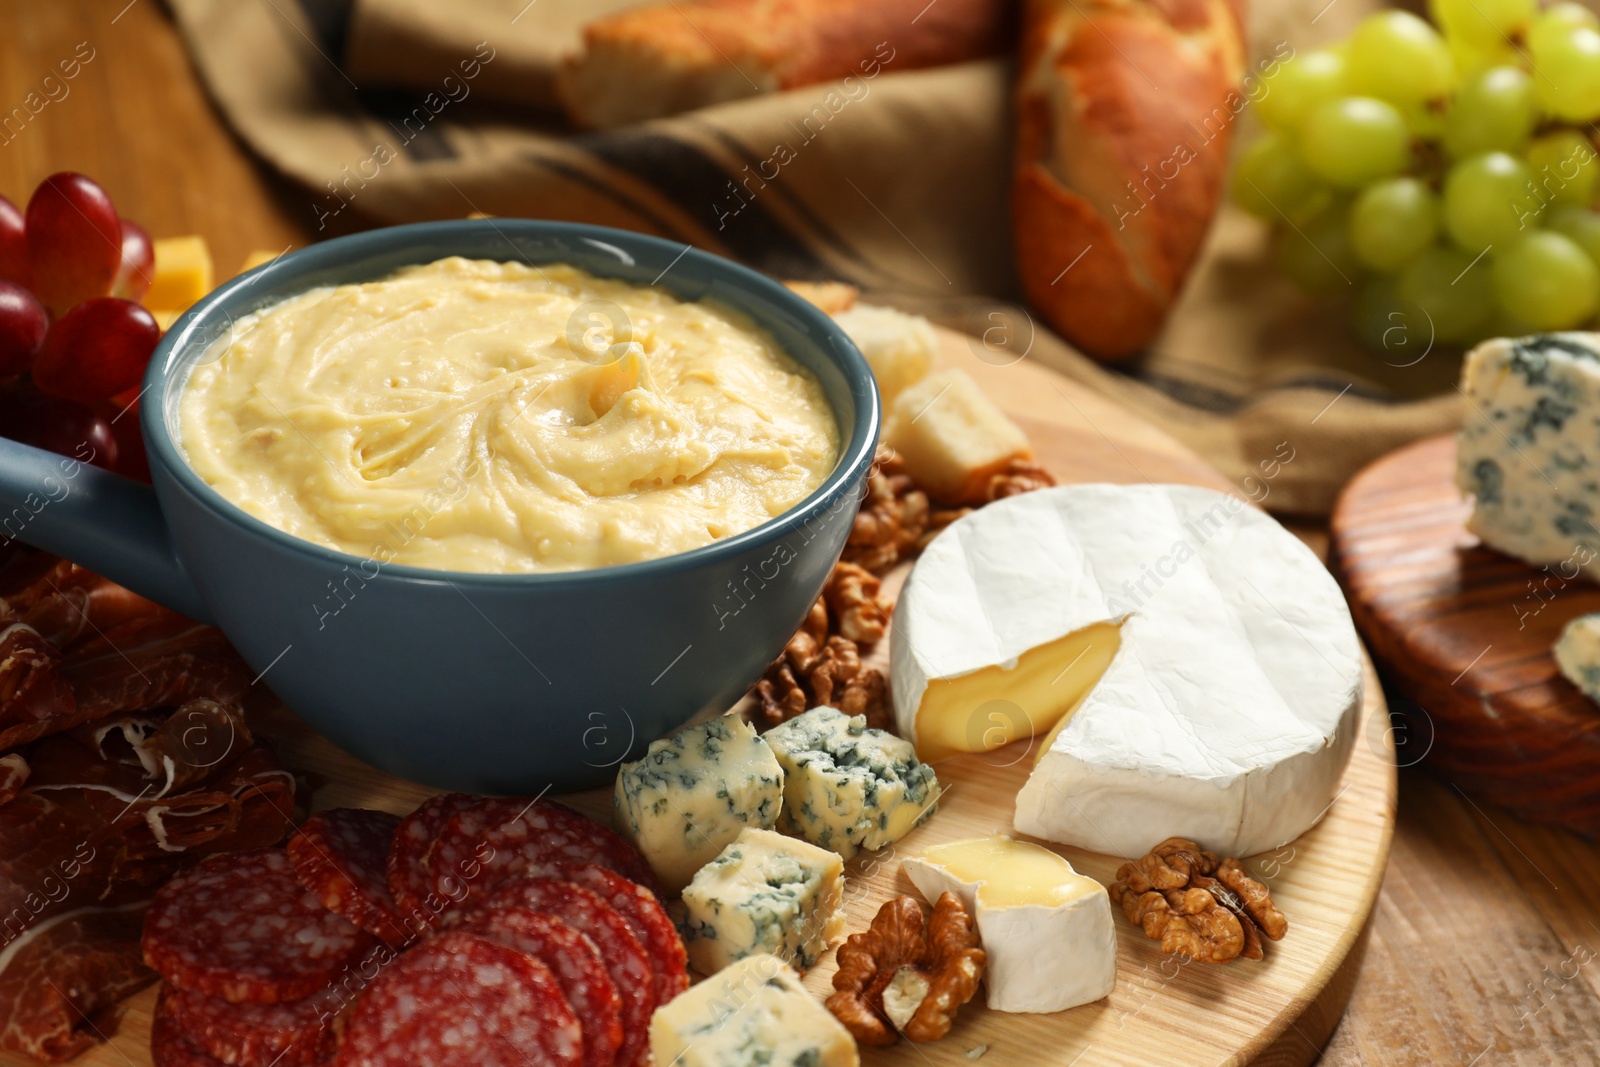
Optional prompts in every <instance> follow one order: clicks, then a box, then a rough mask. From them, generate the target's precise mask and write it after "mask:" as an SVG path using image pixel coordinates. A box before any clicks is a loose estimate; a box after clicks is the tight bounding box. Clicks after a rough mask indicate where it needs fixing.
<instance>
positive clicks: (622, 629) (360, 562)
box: [0, 219, 879, 793]
mask: <svg viewBox="0 0 1600 1067" xmlns="http://www.w3.org/2000/svg"><path fill="white" fill-rule="evenodd" d="M446 256H466V257H469V258H474V259H493V260H500V261H522V262H526V263H534V264H538V263H554V262H560V263H570V264H573V265H575V266H577V267H581V268H582V269H584V270H587V271H589V272H591V273H593V274H597V275H601V276H605V277H611V278H617V279H621V280H623V281H627V282H630V283H633V284H636V285H652V284H654V285H659V286H661V287H663V288H665V289H667V290H668V291H670V292H672V293H673V294H674V295H676V296H678V297H679V298H681V299H685V300H704V301H707V302H710V303H714V304H717V305H721V306H724V307H727V308H731V309H734V310H736V311H739V312H742V313H743V314H745V315H747V316H749V318H750V319H751V320H753V321H754V323H755V324H756V325H757V326H759V327H761V328H763V329H765V330H766V331H767V332H768V333H769V334H770V335H771V336H772V337H773V338H774V339H775V341H776V342H777V344H778V346H779V347H780V348H781V349H782V350H783V351H785V352H787V353H788V354H789V355H790V356H792V357H793V358H794V359H795V360H797V361H798V362H799V363H801V364H802V365H803V366H805V367H806V368H807V369H809V370H810V371H811V372H812V373H813V374H815V375H816V376H817V378H818V379H819V381H820V382H821V384H822V388H823V390H824V392H825V394H826V396H827V399H828V402H829V404H830V405H831V407H832V409H833V414H834V416H835V418H836V419H837V422H838V427H839V437H840V442H841V452H840V457H839V461H838V465H837V466H836V467H835V469H834V470H833V472H832V474H831V475H829V477H828V479H827V480H826V481H825V482H824V483H823V485H822V486H821V487H820V488H819V489H817V491H816V492H814V493H812V494H811V495H810V496H809V497H808V498H806V500H805V501H804V502H802V503H801V504H800V505H799V506H798V507H796V508H794V509H793V510H791V511H789V512H787V513H786V514H783V515H781V516H779V517H778V518H776V519H773V520H771V521H770V522H767V523H766V524H765V525H762V526H759V527H757V528H755V529H753V530H749V531H747V532H745V533H742V534H738V535H736V536H733V537H729V538H727V539H726V540H724V541H720V542H718V543H716V544H714V545H710V546H707V547H704V548H699V549H695V550H694V551H691V552H684V553H681V554H679V555H674V556H668V557H664V558H661V559H655V560H650V561H647V562H643V563H634V564H629V565H627V566H618V567H605V568H600V569H597V570H587V571H574V572H566V573H554V574H504V575H497V574H475V573H467V572H455V571H441V570H428V569H424V568H419V567H410V566H401V565H397V564H392V563H389V564H380V563H379V562H378V561H376V560H374V559H370V558H368V559H364V558H362V557H359V556H355V555H350V554H347V553H343V552H339V551H336V550H333V549H329V548H325V547H322V546H320V545H316V544H312V543H310V542H307V541H302V540H299V539H298V538H295V537H292V536H290V535H288V534H286V533H283V532H281V531H279V530H277V529H275V528H273V527H271V526H268V525H267V524H266V523H263V522H261V521H260V520H259V519H256V518H254V517H252V516H250V515H248V514H246V513H245V512H243V511H241V510H240V509H239V508H237V507H235V506H234V505H232V504H230V503H229V502H228V501H227V500H224V499H223V498H222V497H221V496H220V495H218V494H217V493H216V492H215V491H214V490H212V489H211V488H210V486H208V485H207V484H206V483H205V482H204V481H202V480H201V479H200V477H199V476H198V475H196V474H195V472H194V471H193V470H192V469H191V468H190V467H189V466H188V464H187V463H186V462H185V460H184V458H183V453H182V452H181V450H180V448H179V444H178V441H177V440H176V439H175V431H174V426H175V424H176V421H177V408H178V398H179V395H180V393H181V391H182V389H183V386H184V382H185V379H186V377H187V375H188V373H189V371H190V369H191V368H192V367H193V366H194V365H195V364H196V362H198V361H199V360H201V359H202V358H205V356H206V354H207V351H208V349H211V348H212V345H213V342H215V341H216V340H217V339H218V338H221V337H224V336H225V335H226V334H227V332H228V329H229V327H230V325H231V324H232V323H233V322H234V321H236V320H237V319H239V318H240V317H241V316H243V315H246V314H249V313H250V312H252V311H255V310H257V309H259V308H261V307H264V306H266V305H269V304H273V303H276V302H278V301H280V300H283V299H284V298H286V297H290V296H293V295H295V294H297V293H300V292H303V291H305V290H307V289H310V288H313V287H316V286H323V285H337V284H343V283H349V282H361V281H370V280H375V279H378V278H382V277H385V276H387V275H389V274H391V273H393V272H394V271H395V270H397V269H399V268H401V267H405V266H408V265H411V264H418V263H429V262H432V261H434V260H437V259H440V258H443V257H446ZM144 384H145V389H146V391H145V393H144V399H143V402H142V407H141V418H142V420H143V425H142V429H143V433H144V440H145V445H146V449H147V451H148V453H149V457H150V468H151V473H152V475H153V478H154V482H155V487H154V489H151V488H150V487H148V486H145V485H142V484H139V483H136V482H133V481H130V480H127V479H125V478H121V477H118V476H117V475H114V474H108V473H106V472H104V471H101V470H99V469H97V468H91V467H86V466H80V467H79V468H77V469H76V470H75V472H74V473H73V475H72V476H71V477H70V478H63V476H62V470H63V468H62V466H61V464H62V457H60V456H56V455H53V454H50V453H46V452H43V451H40V450H37V449H33V448H29V447H27V446H24V445H20V444H17V443H15V442H12V441H6V440H0V517H3V516H5V515H9V514H16V513H17V511H16V509H23V510H22V512H21V514H23V515H24V516H25V518H26V521H25V523H23V524H22V529H21V531H20V534H19V536H20V539H21V540H23V541H25V542H27V543H29V544H32V545H36V546H38V547H39V548H43V549H46V550H49V551H51V552H55V553H58V554H60V555H63V556H65V557H67V558H69V559H72V560H74V561H75V562H78V563H80V564H83V565H84V566H86V567H89V568H92V569H93V570H95V571H97V572H99V573H101V574H103V575H105V576H106V577H108V578H111V579H112V580H114V581H117V582H120V583H122V584H123V585H126V586H128V587H129V588H131V589H133V590H135V591H136V592H139V593H142V594H144V595H146V596H148V597H150V598H152V599H154V600H157V601H160V602H161V603H163V604H167V605H169V606H171V607H173V608H175V609H177V610H178V611H181V612H183V613H184V614H186V615H190V616H192V617H194V618H196V619H201V620H204V621H207V622H211V623H214V624H215V625H216V626H218V627H220V628H221V629H222V631H223V632H224V633H225V634H226V635H227V636H228V639H229V640H230V641H232V642H233V645H234V647H236V648H237V649H238V650H239V652H240V653H241V654H242V655H243V656H244V658H245V660H246V661H247V662H248V663H249V665H250V666H251V668H253V669H254V670H255V671H257V672H261V673H262V678H261V679H260V684H261V685H264V686H268V687H270V688H271V689H272V690H273V691H274V692H275V693H276V694H277V695H278V696H279V697H281V698H282V699H283V701H284V702H285V703H286V704H288V706H289V707H290V708H292V709H293V710H294V711H295V712H297V713H298V714H299V715H300V716H301V717H302V718H303V719H305V720H306V722H308V723H309V724H310V725H311V726H313V727H314V728H315V729H317V730H319V731H320V732H321V733H323V734H324V735H326V736H327V737H328V738H330V739H331V740H332V741H333V742H334V743H335V744H337V745H339V746H340V747H341V748H343V749H345V750H346V751H348V752H350V753H352V754H353V755H355V756H357V757H359V758H361V759H363V760H365V761H367V762H368V763H371V764H373V765H374V766H376V767H379V768H381V769H383V770H385V771H388V772H390V773H392V774H397V775H400V776H402V777H406V778H411V779H415V780H417V781H420V782H424V783H427V784H430V785H434V786H439V787H445V788H453V789H463V790H473V791H482V792H495V793H511V792H518V793H537V792H539V791H540V790H544V789H547V788H548V789H551V790H553V791H555V792H565V791H570V790H574V789H580V788H586V787H589V786H595V785H599V784H601V783H603V782H608V781H610V780H611V779H612V778H613V777H614V776H615V774H616V768H617V765H618V764H619V763H621V762H622V760H624V759H627V758H634V757H637V756H638V755H639V754H640V753H641V752H642V751H643V750H644V748H645V746H646V745H647V744H648V743H649V742H650V741H651V740H653V739H655V738H657V737H660V736H661V735H663V734H665V733H668V732H670V731H671V730H673V729H674V728H675V727H677V726H679V725H680V724H682V723H684V722H686V721H687V720H689V719H690V718H691V717H693V716H695V715H697V714H699V713H701V712H708V711H717V710H721V709H723V708H726V707H728V706H729V705H731V704H732V703H733V702H734V701H735V700H737V699H738V697H739V696H740V694H742V693H743V692H744V691H745V689H746V688H747V687H748V686H749V685H750V684H751V683H752V682H753V681H754V680H755V679H756V678H758V677H759V676H760V674H761V672H762V670H763V669H764V668H765V666H766V665H767V663H769V662H770V661H771V660H772V659H773V658H774V657H775V656H777V654H778V653H779V652H780V651H781V649H782V648H783V645H784V643H785V642H786V641H787V640H788V638H789V636H790V635H791V634H792V633H793V632H794V631H795V629H796V627H798V626H799V624H800V622H801V620H802V619H803V618H804V616H805V614H806V612H807V610H808V609H809V607H810V605H811V604H812V602H813V601H814V600H815V599H816V597H817V595H818V593H819V591H820V590H821V588H822V585H823V582H824V581H825V579H826V578H827V576H828V573H829V571H830V570H831V568H832V567H833V564H834V562H835V560H836V559H837V558H838V556H839V553H840V552H841V550H842V549H843V546H844V542H845V538H846V536H847V535H848V533H849V531H850V526H851V523H852V520H853V518H854V516H855V512H856V509H857V506H858V504H859V502H860V500H861V495H862V492H863V490H864V487H865V483H866V476H867V472H868V469H869V467H870V465H871V463H872V457H873V452H874V449H875V447H876V444H877V437H878V424H879V404H878V394H877V389H876V387H875V385H874V383H873V379H872V374H871V371H870V370H869V368H868V367H867V364H866V362H865V360H863V359H862V358H861V354H860V353H859V352H858V351H857V350H856V348H855V346H854V345H852V344H851V342H850V341H849V339H848V338H847V337H846V336H845V335H844V333H843V332H841V331H840V330H839V328H838V327H837V326H836V325H835V324H834V323H833V321H832V320H831V319H829V318H828V316H826V315H825V314H823V313H822V312H821V311H819V310H817V309H816V308H815V307H813V306H812V305H810V304H809V303H807V302H806V301H804V300H803V299H801V298H800V297H798V296H796V295H795V294H793V293H791V292H790V291H789V290H788V289H786V288H784V287H783V286H782V285H780V284H778V283H777V282H774V281H772V280H770V279H768V278H766V277H763V276H762V275H760V274H757V273H755V272H753V271H751V270H748V269H746V268H744V267H741V266H739V265H737V264H735V263H732V262H729V261H728V260H725V259H722V258H719V257H717V256H714V255H710V254H708V253H705V252H701V251H699V250H697V249H694V248H686V247H685V246H684V245H682V244H678V243H675V242H670V241H664V240H660V239H658V238H654V237H646V236H642V235H639V234H633V233H627V232H623V231H619V230H612V229H606V228H602V227H597V226H582V225H574V224H569V223H561V222H544V221H532V220H518V219H483V220H470V221H460V222H431V223H422V224H418V225H413V226H396V227H391V228H388V229H381V230H375V231H372V232H369V233H362V234H358V235H355V236H352V237H343V238H339V239H337V240H332V241H328V242H325V243H323V244H317V245H313V246H311V247H309V248H306V249H303V250H301V251H298V252H291V253H289V254H288V255H285V256H282V257H280V258H279V259H277V260H275V261H273V262H272V263H270V264H268V265H266V266H263V267H260V268H258V269H256V270H253V271H251V272H249V273H248V274H245V275H243V276H241V277H239V278H236V279H234V280H233V281H230V282H228V283H226V284H224V285H223V286H221V287H220V288H218V289H217V290H216V291H215V292H213V293H211V294H210V295H209V296H207V297H205V298H204V299H202V300H201V301H200V302H199V303H198V304H196V305H195V306H194V307H193V308H192V309H190V310H189V311H188V312H187V313H186V314H185V315H184V316H183V317H182V318H181V319H180V320H179V321H178V322H177V323H176V324H174V326H173V328H172V329H171V330H169V331H168V332H167V334H166V336H165V337H163V338H162V340H161V344H160V346H159V347H158V348H157V349H156V352H155V356H154V358H153V359H152V360H151V362H150V368H149V371H148V372H147V374H146V376H145V382H144ZM63 485H64V486H66V487H67V488H66V491H65V493H64V494H62V493H61V492H60V491H59V489H57V490H56V491H53V492H50V493H48V494H46V493H45V489H46V487H49V486H57V487H59V486H63ZM42 497H43V498H45V499H47V503H46V504H45V505H44V506H42V507H39V508H37V509H35V508H34V507H33V505H34V504H36V503H37V502H38V501H39V500H40V499H41V498H42ZM8 529H10V527H8Z"/></svg>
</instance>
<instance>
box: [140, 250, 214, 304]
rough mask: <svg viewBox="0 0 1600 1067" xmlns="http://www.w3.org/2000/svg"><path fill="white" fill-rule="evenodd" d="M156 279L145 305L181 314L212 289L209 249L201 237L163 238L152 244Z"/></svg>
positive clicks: (151, 284) (147, 294)
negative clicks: (180, 312) (153, 246)
mask: <svg viewBox="0 0 1600 1067" xmlns="http://www.w3.org/2000/svg"><path fill="white" fill-rule="evenodd" d="M155 254H156V276H155V280H154V281H152V282H151V283H150V291H149V292H148V293H146V294H145V298H144V306H145V307H147V308H152V309H155V308H159V309H161V310H162V311H182V310H183V309H185V308H187V307H188V306H189V305H190V304H192V303H194V302H195V301H196V300H199V299H200V298H201V297H202V296H205V295H206V294H207V293H209V292H210V291H211V289H212V270H211V250H210V249H209V248H207V247H206V239H205V238H204V237H165V238H162V239H161V240H159V241H156V242H155Z"/></svg>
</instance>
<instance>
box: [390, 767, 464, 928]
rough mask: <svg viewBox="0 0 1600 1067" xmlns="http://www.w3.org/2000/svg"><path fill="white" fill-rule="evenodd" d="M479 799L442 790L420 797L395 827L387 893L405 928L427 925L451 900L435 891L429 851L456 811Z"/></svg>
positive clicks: (431, 922) (391, 843) (426, 926)
mask: <svg viewBox="0 0 1600 1067" xmlns="http://www.w3.org/2000/svg"><path fill="white" fill-rule="evenodd" d="M481 799H482V798H481V797H475V796H472V795H471V794H469V793H441V794H439V795H438V796H434V797H429V798H428V799H427V800H425V801H423V802H422V804H421V805H420V806H419V807H418V808H417V810H416V811H413V812H412V813H411V814H410V815H407V816H406V817H405V818H404V819H401V820H400V825H399V826H397V827H395V831H394V839H393V840H392V841H390V843H389V859H388V861H387V862H386V864H385V868H386V872H387V877H388V881H389V893H390V894H391V895H392V896H393V897H394V904H395V908H396V909H397V910H398V911H399V913H400V915H401V917H402V918H403V919H404V921H405V924H406V927H407V928H408V929H410V930H413V931H415V930H426V929H428V928H430V927H431V926H432V925H433V924H434V922H435V921H436V920H437V918H438V916H439V913H440V912H441V911H442V910H443V909H444V907H445V906H446V905H447V904H449V903H450V902H449V901H448V900H445V899H442V898H439V897H436V896H435V895H434V892H433V879H432V878H431V877H430V876H429V874H428V863H427V861H428V854H429V853H430V852H431V851H432V850H433V846H434V844H435V842H437V841H438V840H439V835H440V834H442V833H443V832H444V828H445V827H446V826H447V825H449V822H450V820H451V819H453V818H454V817H455V815H456V813H457V812H459V811H462V810H464V809H465V808H467V807H468V806H470V805H472V804H476V803H477V802H478V801H480V800H481Z"/></svg>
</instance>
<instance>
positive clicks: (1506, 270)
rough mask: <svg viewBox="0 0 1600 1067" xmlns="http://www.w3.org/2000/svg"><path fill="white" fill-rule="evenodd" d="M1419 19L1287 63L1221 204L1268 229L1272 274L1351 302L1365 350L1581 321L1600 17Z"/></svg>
mask: <svg viewBox="0 0 1600 1067" xmlns="http://www.w3.org/2000/svg"><path fill="white" fill-rule="evenodd" d="M1428 10H1429V14H1430V15H1431V16H1432V19H1433V22H1432V23H1429V22H1428V21H1427V20H1424V19H1422V18H1419V17H1417V16H1415V15H1412V14H1410V13H1408V12H1405V11H1382V12H1379V13H1377V14H1374V15H1371V16H1369V17H1367V18H1366V19H1364V20H1363V21H1362V22H1361V23H1360V24H1359V25H1358V26H1357V27H1356V29H1355V32H1354V33H1352V34H1351V35H1350V37H1349V38H1347V39H1346V40H1344V41H1342V42H1340V43H1339V44H1336V45H1334V46H1331V47H1328V48H1322V49H1318V50H1315V51H1309V52H1302V53H1298V54H1295V55H1293V56H1292V57H1291V58H1289V59H1287V60H1285V61H1284V62H1283V63H1282V64H1281V65H1280V67H1279V69H1278V71H1277V73H1276V75H1275V76H1274V78H1273V79H1272V84H1271V86H1270V87H1269V88H1268V90H1267V91H1265V92H1264V93H1263V94H1261V95H1260V97H1259V99H1258V100H1257V102H1256V105H1255V107H1256V111H1257V113H1258V114H1259V115H1260V118H1261V122H1262V125H1264V126H1265V127H1266V129H1265V132H1264V133H1263V134H1262V135H1261V136H1260V137H1258V138H1257V139H1255V140H1254V141H1253V142H1251V143H1250V144H1249V145H1248V146H1247V147H1246V148H1245V149H1244V151H1243V152H1242V153H1241V154H1240V156H1239V159H1238V161H1237V163H1236V165H1235V167H1234V172H1233V180H1232V192H1233V197H1234V200H1235V201H1236V202H1238V203H1239V205H1240V206H1242V207H1243V208H1244V209H1245V210H1246V211H1248V212H1250V213H1251V214H1253V215H1256V216H1258V217H1260V218H1262V219H1264V220H1266V221H1267V222H1269V223H1271V224H1273V226H1274V227H1275V229H1276V233H1275V235H1274V238H1275V242H1276V255H1277V262H1278V265H1279V267H1280V268H1281V269H1282V270H1283V272H1284V273H1285V274H1287V275H1288V276H1289V277H1290V278H1291V279H1292V280H1293V281H1294V282H1295V283H1296V284H1298V285H1299V286H1301V287H1302V288H1304V289H1306V290H1308V291H1310V292H1313V293H1326V294H1330V295H1333V294H1339V295H1342V296H1344V297H1345V298H1347V299H1348V301H1349V304H1350V307H1351V312H1352V324H1353V326H1354V328H1355V330H1356V332H1357V334H1358V335H1359V336H1361V337H1362V338H1363V339H1364V340H1365V341H1367V343H1369V344H1370V345H1372V346H1373V347H1374V348H1377V349H1379V350H1383V351H1390V350H1392V349H1393V347H1394V345H1395V340H1394V339H1395V337H1396V336H1397V327H1396V324H1397V323H1400V322H1410V323H1413V324H1417V323H1422V322H1424V321H1425V322H1426V323H1427V330H1428V331H1429V333H1428V337H1429V339H1430V340H1431V341H1437V342H1439V343H1441V344H1444V345H1451V346H1455V345H1460V346H1467V345H1471V344H1475V343H1477V342H1478V341H1480V340H1483V339H1484V338H1486V337H1491V336H1497V335H1504V334H1526V333H1534V332H1538V331H1544V330H1569V329H1577V328H1582V327H1586V326H1591V325H1593V324H1594V323H1595V321H1596V315H1597V313H1600V212H1597V211H1596V208H1597V199H1600V153H1597V151H1596V137H1597V135H1600V125H1597V123H1600V18H1597V17H1596V16H1595V15H1594V14H1593V13H1592V12H1590V11H1589V10H1588V9H1587V8H1585V7H1583V6H1581V5H1579V4H1576V3H1570V2H1562V3H1555V4H1553V5H1551V6H1547V7H1543V8H1541V7H1540V5H1539V3H1538V2H1537V0H1429V3H1428ZM1398 333H1399V334H1404V333H1405V331H1403V330H1400V331H1398ZM1413 340H1414V339H1413Z"/></svg>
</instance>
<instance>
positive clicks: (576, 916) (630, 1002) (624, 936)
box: [483, 878, 656, 1067]
mask: <svg viewBox="0 0 1600 1067" xmlns="http://www.w3.org/2000/svg"><path fill="white" fill-rule="evenodd" d="M507 907H524V908H532V909H533V910H534V911H542V912H544V913H545V914H546V915H553V916H555V917H556V918H558V919H560V920H561V921H562V922H564V923H566V924H567V925H568V926H570V927H572V928H573V929H575V930H577V931H579V932H580V933H583V934H585V935H587V936H588V938H589V940H591V941H593V942H594V944H595V947H596V948H598V949H599V950H600V958H601V959H603V960H605V964H606V969H607V970H608V971H610V972H611V981H612V982H613V983H615V984H616V987H617V992H618V993H619V994H620V995H621V997H622V1047H621V1048H619V1049H618V1050H617V1065H618V1067H635V1065H642V1064H646V1063H648V1062H649V1061H650V1016H651V1014H652V1013H654V1011H655V1010H656V991H655V973H654V972H653V971H651V969H650V959H649V957H648V956H646V955H645V952H644V946H642V945H640V944H639V939H638V938H637V937H634V936H633V931H632V930H630V929H629V928H628V923H627V921H626V920H625V919H623V918H622V916H620V915H618V914H617V913H616V911H615V910H613V909H612V907H611V906H610V905H609V904H607V903H606V902H605V901H603V900H601V899H600V897H599V896H598V895H597V894H595V893H594V892H593V891H592V890H589V889H585V888H584V887H583V886H581V885H578V884H576V883H574V882H567V881H563V880H561V879H559V878H520V879H517V880H515V881H509V882H503V883H501V885H499V886H498V887H496V889H495V891H494V893H493V894H491V895H490V896H489V898H488V899H486V900H485V901H484V902H483V910H484V911H493V910H495V909H497V908H507Z"/></svg>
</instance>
